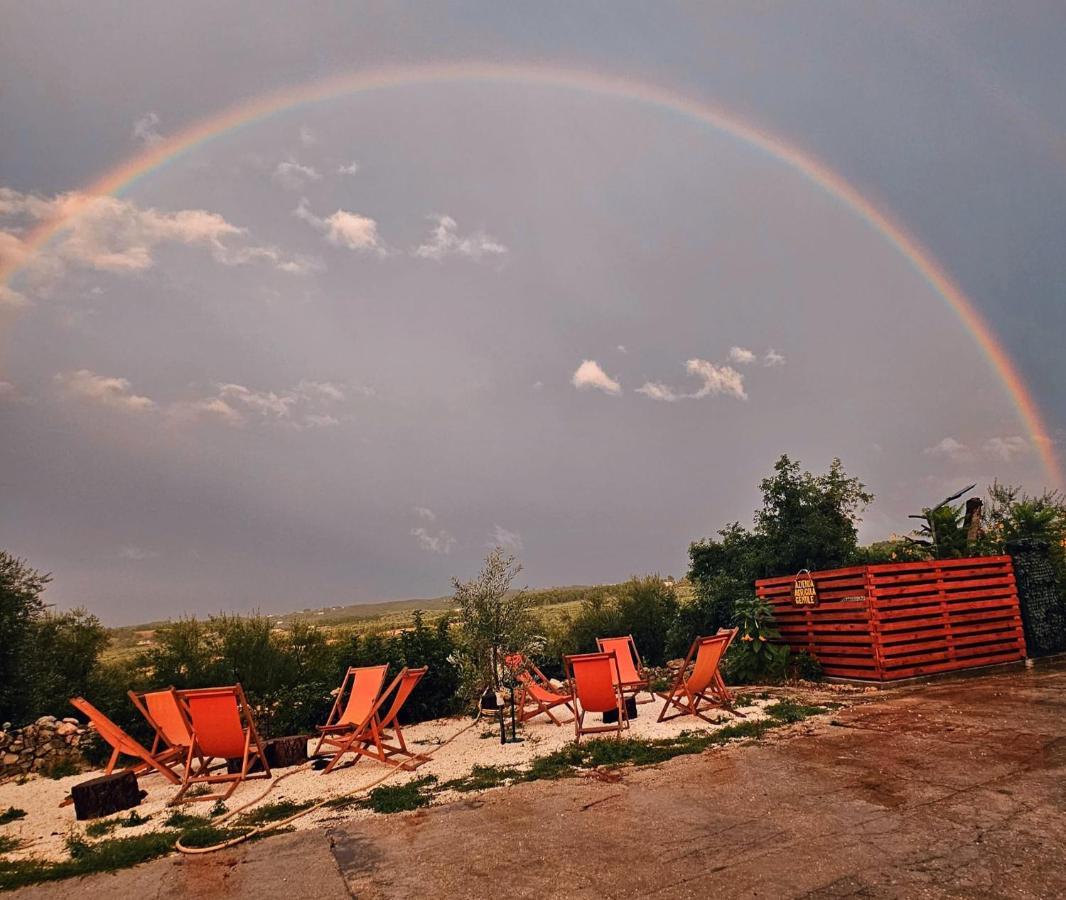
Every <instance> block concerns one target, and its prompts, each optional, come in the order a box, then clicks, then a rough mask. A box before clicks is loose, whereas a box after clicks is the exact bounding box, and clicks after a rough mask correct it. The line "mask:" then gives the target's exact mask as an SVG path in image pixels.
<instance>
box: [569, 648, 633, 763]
mask: <svg viewBox="0 0 1066 900" xmlns="http://www.w3.org/2000/svg"><path fill="white" fill-rule="evenodd" d="M597 660H606V661H607V662H608V663H609V665H610V666H611V667H612V668H613V669H614V673H613V674H612V676H611V677H612V684H611V687H612V688H613V689H614V694H615V697H616V699H617V703H616V707H615V708H616V709H617V710H618V722H617V723H616V724H614V725H588V726H586V725H585V716H586V715H587V714H588V712H589V711H588V710H586V709H585V708H584V706H583V704H582V703H581V698H580V689H579V685H578V682H577V678H576V673H575V663H582V662H593V661H597ZM563 668H564V670H565V671H566V677H567V679H568V680H569V682H570V684H571V685H572V690H573V698H574V700H573V702H574V743H577V744H580V743H581V736H582V735H584V734H603V733H606V732H611V731H613V732H615V733H616V734H617V735H618V737H619V738H620V737H621V736H622V731H623V729H628V728H629V714H628V713H627V712H626V699H625V693H624V692H623V690H622V687H621V684H620V682H621V680H622V676H621V674H620V673H619V671H618V657H617V656H616V655H615V653H614V651H613V650H609V651H606V652H601V653H574V654H570V655H569V656H564V657H563ZM592 712H593V713H602V712H605V710H592Z"/></svg>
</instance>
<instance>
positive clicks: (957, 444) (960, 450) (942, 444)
mask: <svg viewBox="0 0 1066 900" xmlns="http://www.w3.org/2000/svg"><path fill="white" fill-rule="evenodd" d="M922 453H923V454H924V455H926V456H934V457H939V458H941V459H948V460H951V462H954V463H970V462H973V461H974V459H975V454H974V452H973V451H972V450H971V449H970V448H969V447H967V446H966V445H965V444H964V443H962V441H958V440H956V439H955V438H953V437H951V436H948V437H946V438H943V439H941V440H940V441H938V442H937V443H935V444H933V446H932V447H926V448H925V449H924V450H923V451H922Z"/></svg>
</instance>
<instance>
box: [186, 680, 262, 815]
mask: <svg viewBox="0 0 1066 900" xmlns="http://www.w3.org/2000/svg"><path fill="white" fill-rule="evenodd" d="M178 696H179V697H180V698H181V700H182V702H183V703H184V704H185V707H186V709H187V710H188V715H189V722H190V724H191V726H192V734H191V737H192V742H191V743H190V745H189V747H188V750H187V751H186V760H185V777H184V778H183V779H182V782H181V790H179V791H178V793H177V796H175V797H174V799H173V800H172V801H171V805H175V804H178V803H181V802H182V798H184V797H185V794H186V792H187V791H188V790H189V788H191V787H192V786H193V785H194V784H226V783H228V784H229V789H228V790H226V791H224V792H221V793H218V794H206V795H202V796H196V797H191V798H190V799H194V800H227V799H229V797H230V796H231V795H232V794H233V792H234V791H235V790H237V786H238V785H239V784H240V783H241V782H242V781H244V780H245V779H248V778H269V777H270V764H269V763H268V762H267V758H266V751H265V749H264V746H263V741H262V739H261V738H260V737H259V733H258V731H257V730H256V727H255V722H254V720H253V719H252V711H251V708H250V707H249V706H248V698H247V697H245V696H244V689H243V688H242V687H241V686H240V685H239V684H234V685H229V686H227V687H217V688H200V689H193V690H186V691H180V692H178ZM194 758H196V759H199V760H200V768H199V770H198V771H197V772H195V773H193V771H192V761H193V759H194ZM215 759H219V760H227V761H229V760H240V763H241V767H240V770H239V771H237V772H229V771H226V772H220V771H218V772H215V773H214V774H212V773H211V772H210V771H209V767H210V765H211V762H212V760H215ZM256 762H258V763H259V765H260V767H261V771H258V772H252V771H251V769H252V766H253V765H254V764H255V763H256Z"/></svg>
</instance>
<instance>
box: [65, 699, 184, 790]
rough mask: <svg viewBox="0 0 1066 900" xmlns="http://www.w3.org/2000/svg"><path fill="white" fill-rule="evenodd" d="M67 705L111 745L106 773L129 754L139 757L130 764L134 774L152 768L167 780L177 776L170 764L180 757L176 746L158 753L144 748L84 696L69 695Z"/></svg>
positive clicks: (140, 773) (176, 778) (176, 780)
mask: <svg viewBox="0 0 1066 900" xmlns="http://www.w3.org/2000/svg"><path fill="white" fill-rule="evenodd" d="M70 705H71V706H73V707H74V708H75V709H76V710H77V711H78V712H80V713H81V714H82V715H83V716H85V717H86V718H87V719H88V720H89V722H90V724H91V725H92V726H93V728H94V729H95V730H96V733H97V734H98V735H100V737H101V738H102V739H103V740H104V741H105V742H106V743H107V744H108V745H109V746H110V747H111V750H112V753H111V758H110V759H109V760H108V761H107V767H106V768H105V769H104V771H105V772H106V773H107V774H108V775H110V774H111V773H112V772H114V771H115V764H116V763H117V762H118V761H119V758H120V757H123V756H129V757H131V758H133V759H139V760H140V762H139V763H137V764H135V765H134V766H132V767H131V768H132V769H133V773H134V774H135V775H144V774H151V772H152V771H155V772H158V773H159V774H160V775H162V776H163V777H164V778H165V779H167V781H170V782H172V783H174V784H177V783H178V781H179V778H178V776H177V774H176V773H175V772H174V770H173V768H172V766H174V765H175V764H176V763H178V762H180V761H181V759H180V757H181V750H180V748H173V747H172V748H169V749H166V750H164V751H162V752H161V753H156V752H154V751H149V750H146V749H145V748H144V746H143V745H142V744H141V743H140V742H139V741H137V740H135V739H134V738H132V737H130V736H129V735H128V734H127V733H126V732H125V731H123V730H122V729H121V728H120V727H119V726H118V725H116V724H115V723H114V722H112V721H111V720H110V719H109V718H108V717H107V716H105V715H104V714H103V713H102V712H100V710H98V709H97V708H96V707H95V706H93V705H92V704H91V703H90V702H89V701H88V700H86V699H85V698H84V697H72V698H71V699H70Z"/></svg>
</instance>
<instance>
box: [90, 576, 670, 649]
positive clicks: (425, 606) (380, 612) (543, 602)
mask: <svg viewBox="0 0 1066 900" xmlns="http://www.w3.org/2000/svg"><path fill="white" fill-rule="evenodd" d="M618 586H619V585H617V584H600V585H571V586H568V587H556V588H541V589H538V590H530V591H527V592H526V593H527V595H528V596H529V597H530V598H531V600H532V602H533V604H534V605H535V607H536V608H537V610H538V612H539V614H540V615H541V616H542V617H543V618H544V619H545V620H551V619H554V618H556V617H558V616H560V615H563V614H565V613H566V612H570V611H573V610H575V609H577V607H578V606H580V605H581V601H582V600H583V599H585V598H586V597H588V596H591V595H595V594H609V593H611V591H613V590H615V589H616V588H617V587H618ZM678 588H679V591H678V592H679V594H682V595H683V590H684V587H683V585H678ZM453 608H454V601H453V600H452V598H451V597H433V598H426V599H413V600H386V601H382V602H380V603H353V604H350V605H348V606H325V607H322V608H319V609H303V610H300V611H298V612H289V613H282V614H280V615H271V616H270V618H272V619H274V621H275V622H276V623H277V627H279V628H288V627H290V626H291V625H292V623H293V622H299V621H303V622H311V623H314V624H315V625H318V626H320V627H321V628H323V629H325V630H327V631H351V630H356V631H378V630H381V631H393V630H397V629H401V628H407V627H410V625H411V621H412V614H413V613H414V612H415V610H422V611H423V612H424V613H425V618H426V621H427V622H432V621H435V620H436V619H438V618H440V616H442V615H444V614H445V613H448V612H450V611H451V610H452V609H453ZM165 624H166V622H165V621H161V622H146V623H144V624H143V625H124V626H122V627H119V628H112V629H110V632H111V643H110V645H109V646H108V648H107V650H106V651H104V654H103V656H104V659H110V660H115V659H122V658H126V657H130V656H132V655H134V654H136V653H138V652H141V651H144V650H146V649H147V648H149V647H150V646H151V645H152V642H153V639H154V637H155V632H156V630H157V629H159V628H160V627H161V626H163V625H165Z"/></svg>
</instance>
